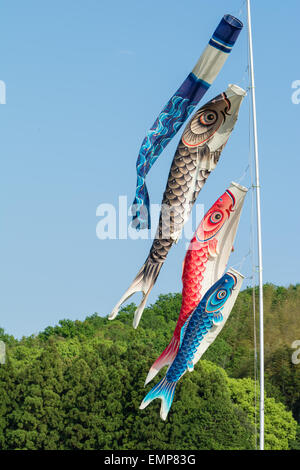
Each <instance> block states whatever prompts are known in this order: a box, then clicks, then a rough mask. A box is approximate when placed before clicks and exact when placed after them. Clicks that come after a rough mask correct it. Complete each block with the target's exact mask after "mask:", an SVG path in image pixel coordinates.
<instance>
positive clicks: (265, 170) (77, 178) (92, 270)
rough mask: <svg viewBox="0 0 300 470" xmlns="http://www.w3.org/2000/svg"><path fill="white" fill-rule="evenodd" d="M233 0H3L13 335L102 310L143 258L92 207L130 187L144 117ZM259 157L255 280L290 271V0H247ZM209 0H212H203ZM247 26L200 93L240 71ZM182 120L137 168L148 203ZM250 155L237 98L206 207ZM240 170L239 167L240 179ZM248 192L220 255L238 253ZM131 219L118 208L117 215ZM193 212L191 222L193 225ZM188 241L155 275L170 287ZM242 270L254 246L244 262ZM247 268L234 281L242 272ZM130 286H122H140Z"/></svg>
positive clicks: (0, 305)
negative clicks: (154, 157) (102, 233)
mask: <svg viewBox="0 0 300 470" xmlns="http://www.w3.org/2000/svg"><path fill="white" fill-rule="evenodd" d="M243 3H244V2H243V1H242V0H239V1H237V0H228V1H227V2H226V8H225V7H224V4H225V2H224V1H223V0H215V1H214V2H211V3H208V2H205V1H201V0H190V1H186V2H182V1H179V0H172V1H171V0H164V1H163V2H162V1H158V0H153V1H152V2H151V4H150V3H149V2H146V1H144V0H128V1H126V2H124V1H121V0H115V1H112V2H107V1H106V2H104V1H99V0H97V1H96V0H85V1H83V0H80V1H79V0H63V1H62V0H60V1H58V0H52V1H51V2H50V1H47V2H46V1H44V2H40V1H37V0H28V1H26V2H24V1H21V0H18V1H16V0H10V1H9V2H8V1H0V13H1V15H0V57H1V62H0V80H3V81H4V82H5V83H6V87H7V97H6V100H7V102H6V104H5V105H0V122H1V142H0V148H1V176H0V178H1V182H0V188H1V199H0V201H1V202H0V218H1V268H0V277H1V278H0V285H1V295H0V326H1V327H3V328H5V330H6V331H7V332H8V333H11V334H14V335H16V336H17V337H21V336H22V335H30V334H33V333H37V332H38V331H40V330H42V329H44V328H45V327H46V326H48V325H54V324H56V323H57V322H58V321H59V320H60V319H62V318H71V319H84V318H85V316H86V315H90V314H92V313H94V312H98V313H99V314H101V315H106V314H108V313H109V312H110V310H111V308H112V307H113V306H114V304H115V303H116V302H117V301H118V299H119V297H120V296H121V294H123V292H124V291H125V289H127V287H128V285H129V284H130V283H131V281H132V279H133V278H134V276H135V275H136V273H137V271H138V269H139V268H140V266H141V265H142V264H143V262H144V260H145V258H146V256H147V254H148V251H149V248H150V246H151V240H142V239H140V240H99V239H98V238H97V237H96V225H97V222H98V221H99V217H98V218H97V217H96V208H97V207H98V205H99V204H101V203H111V204H115V205H117V203H118V197H119V195H127V197H128V202H129V203H131V202H132V200H133V197H134V191H135V183H136V173H135V163H136V157H137V154H138V151H139V148H140V145H141V142H142V140H143V138H144V135H145V132H146V131H147V130H148V128H149V127H150V126H151V125H152V123H153V121H154V119H155V118H156V116H157V114H158V113H159V111H160V110H161V108H162V107H163V106H164V105H165V103H166V102H167V100H168V99H169V98H170V97H171V95H172V94H173V93H174V91H175V90H176V89H177V88H178V86H179V85H180V84H181V83H182V81H183V80H184V78H185V77H186V75H187V74H188V73H189V72H190V71H191V69H192V68H193V66H194V64H195V63H196V61H197V59H198V57H199V56H200V54H201V53H202V51H203V49H204V47H205V46H206V44H207V42H208V40H209V38H210V35H211V34H212V32H213V31H214V29H215V27H216V26H217V24H218V22H219V21H220V19H221V17H222V16H223V14H225V13H231V14H234V15H236V16H238V17H239V18H241V19H242V20H243V21H245V19H246V16H245V13H246V10H245V5H243ZM252 3H253V6H252V10H253V11H252V15H253V34H254V54H255V68H256V85H257V107H258V125H259V147H260V158H261V183H262V214H263V248H264V280H265V282H273V283H275V284H280V285H289V284H290V283H297V282H299V278H300V276H299V261H300V260H299V250H298V248H297V244H296V243H297V240H298V238H299V225H300V224H299V208H298V203H297V198H298V194H299V171H300V163H299V144H298V140H299V117H300V105H298V106H297V105H295V104H293V103H292V100H291V96H292V92H293V90H292V82H293V81H295V80H300V69H299V50H298V43H299V41H298V35H297V32H298V29H299V24H298V23H299V14H300V4H299V0H289V2H288V5H287V3H286V2H280V1H279V0H275V1H274V2H272V8H270V2H257V1H256V2H255V1H253V2H252ZM212 4H213V7H212V6H211V5H212ZM246 68H247V32H246V28H244V30H243V32H242V33H241V36H240V38H239V40H238V42H237V44H236V45H235V47H234V50H233V52H232V54H231V56H230V58H229V60H228V61H227V63H226V65H225V66H224V68H223V70H222V72H221V74H220V75H219V77H218V78H217V80H216V81H215V83H214V84H213V86H212V87H211V89H210V90H209V91H208V93H207V95H206V97H205V98H204V100H203V101H202V104H203V103H204V102H205V101H207V100H209V99H211V98H212V97H214V96H215V95H217V94H218V93H219V92H221V91H223V90H225V89H226V88H227V85H228V83H236V84H238V85H240V86H242V87H243V88H246V87H247V86H248V77H247V73H246ZM179 138H180V133H179V134H178V135H177V136H176V138H175V139H174V141H173V142H172V143H171V144H170V145H169V146H168V147H167V149H166V150H165V151H164V153H163V154H162V155H161V156H160V158H159V159H158V161H157V163H156V164H155V166H154V167H153V168H152V170H151V172H150V174H149V178H148V180H147V182H148V183H147V184H148V188H149V192H150V198H151V202H152V203H160V202H161V198H162V194H163V191H164V188H165V184H166V179H167V174H168V171H169V167H170V164H171V161H172V158H173V155H174V152H175V149H176V146H177V143H178V140H179ZM248 161H249V99H248V98H246V100H245V101H244V104H243V106H242V109H241V112H240V117H239V121H238V123H237V125H236V128H235V131H234V133H233V134H232V137H231V139H230V141H229V143H228V145H227V147H226V149H225V150H224V152H223V155H222V157H221V161H220V163H219V166H218V167H217V169H216V171H215V172H214V173H213V174H212V175H211V176H210V179H209V180H208V183H207V185H206V187H205V188H204V189H203V191H202V192H201V193H200V197H199V199H198V203H202V204H204V205H205V209H208V208H209V207H210V205H211V204H212V203H213V202H214V201H215V200H216V199H217V197H218V195H220V194H221V193H222V192H223V191H224V190H225V188H226V187H227V186H228V185H229V183H230V182H231V181H232V180H235V181H239V180H240V179H241V177H242V175H243V173H244V170H245V168H246V167H247V165H248ZM249 181H250V180H249V172H248V173H247V175H246V177H245V178H244V179H243V180H241V181H240V182H241V183H242V184H244V185H246V186H248V185H249ZM250 202H251V197H250V195H248V200H247V202H246V204H245V209H244V213H243V217H242V220H241V225H240V228H239V232H238V237H237V240H236V244H235V252H234V253H233V256H232V259H231V261H230V263H231V265H235V264H238V263H239V262H240V260H241V259H242V258H243V257H244V256H245V255H246V254H247V253H248V250H249V243H250V242H249V238H250V235H249V234H250V226H251V204H250ZM128 222H129V218H128ZM196 222H199V221H196V220H194V227H196ZM184 253H185V243H184V241H182V242H180V243H179V244H178V245H177V246H175V247H174V248H173V249H172V250H171V252H170V254H169V257H168V259H167V261H166V263H165V265H164V267H163V269H162V272H161V274H160V277H159V279H158V282H157V284H156V286H155V288H154V289H153V292H152V294H151V297H150V303H151V302H154V301H155V300H156V298H157V297H158V295H159V294H160V293H168V292H178V291H180V290H181V278H180V276H181V263H182V260H183V258H184ZM242 272H243V273H245V275H246V276H249V275H251V257H248V258H247V259H246V261H245V263H244V265H243V267H242ZM250 282H251V281H250V280H246V281H245V285H244V286H246V285H247V284H250ZM139 298H140V297H139V295H138V294H137V295H136V297H134V298H133V300H135V301H138V300H139Z"/></svg>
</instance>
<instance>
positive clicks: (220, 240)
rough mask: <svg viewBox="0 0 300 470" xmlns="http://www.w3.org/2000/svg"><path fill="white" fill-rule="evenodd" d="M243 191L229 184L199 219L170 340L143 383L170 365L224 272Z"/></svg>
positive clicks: (239, 214) (185, 267) (239, 213)
mask: <svg viewBox="0 0 300 470" xmlns="http://www.w3.org/2000/svg"><path fill="white" fill-rule="evenodd" d="M247 191H248V189H247V188H245V187H243V186H240V185H239V184H237V183H231V185H230V187H229V188H228V189H227V190H226V191H225V193H224V194H222V196H221V197H219V198H218V199H217V201H216V202H215V203H214V204H213V205H212V207H211V208H210V209H209V210H208V211H207V213H206V214H205V216H204V217H203V219H202V221H201V222H200V224H199V226H198V228H197V230H196V232H195V234H194V236H193V238H192V240H191V242H190V245H189V247H188V250H187V252H186V255H185V258H184V262H183V267H182V284H183V288H182V303H181V309H180V313H179V317H178V320H177V324H176V327H175V330H174V333H173V337H172V340H171V342H170V344H169V345H168V346H167V348H166V349H165V350H164V351H163V353H162V354H161V355H160V356H159V358H158V359H157V360H156V361H155V362H154V364H153V365H152V367H151V368H150V370H149V373H148V375H147V378H146V381H145V385H146V384H147V383H149V382H150V381H151V380H152V379H153V378H154V377H155V376H156V374H157V373H158V372H159V371H160V369H161V368H162V367H164V366H166V365H169V364H172V362H173V360H174V358H175V356H176V354H177V352H178V349H179V343H180V333H181V329H182V327H183V325H184V323H185V322H186V320H187V319H188V318H189V316H190V315H191V313H192V312H193V311H194V309H195V308H196V307H197V305H198V304H199V302H200V300H201V298H202V297H203V294H204V293H205V292H207V290H208V289H209V288H210V287H211V286H212V285H213V284H214V283H215V282H216V281H217V280H218V279H219V278H220V277H221V276H222V274H223V273H224V271H225V269H226V266H227V263H228V259H229V256H230V253H231V251H232V248H233V244H234V240H235V236H236V232H237V228H238V225H239V221H240V217H241V212H242V208H243V205H244V200H245V196H246V194H247Z"/></svg>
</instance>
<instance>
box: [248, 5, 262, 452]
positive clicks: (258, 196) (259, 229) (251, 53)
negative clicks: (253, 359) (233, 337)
mask: <svg viewBox="0 0 300 470" xmlns="http://www.w3.org/2000/svg"><path fill="white" fill-rule="evenodd" d="M247 10H248V33H249V54H250V74H251V94H252V112H253V136H254V155H255V175H256V186H255V188H256V209H257V244H258V272H259V338H260V339H259V344H260V409H259V411H260V436H259V441H260V450H264V421H265V420H264V412H265V406H264V303H263V261H262V237H261V203H260V181H259V158H258V139H257V117H256V97H255V79H254V65H253V42H252V23H251V7H250V0H247Z"/></svg>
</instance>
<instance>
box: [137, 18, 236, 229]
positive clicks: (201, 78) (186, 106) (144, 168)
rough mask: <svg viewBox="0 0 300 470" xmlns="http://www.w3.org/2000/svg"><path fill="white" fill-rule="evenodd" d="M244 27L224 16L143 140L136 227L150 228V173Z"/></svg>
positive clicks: (140, 155) (138, 166) (138, 167)
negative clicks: (148, 186)
mask: <svg viewBox="0 0 300 470" xmlns="http://www.w3.org/2000/svg"><path fill="white" fill-rule="evenodd" d="M242 28H243V23H242V22H241V21H240V20H238V19H237V18H235V17H234V16H231V15H225V16H224V17H223V18H222V20H221V22H220V24H219V25H218V27H217V29H216V30H215V32H214V34H213V36H212V38H211V39H210V41H209V44H208V45H207V47H206V49H205V50H204V52H203V54H202V55H201V57H200V59H199V60H198V62H197V64H196V65H195V67H194V69H193V71H192V72H191V73H190V74H189V75H188V77H187V78H186V79H185V81H184V82H183V83H182V85H181V86H180V88H179V89H178V90H177V91H176V93H175V94H174V95H173V96H172V98H171V99H170V100H169V101H168V103H167V104H166V106H165V107H164V108H163V110H162V111H161V113H160V114H159V116H158V118H157V119H156V121H155V123H154V124H153V126H152V127H151V129H150V130H149V131H148V133H147V135H146V137H145V139H144V140H143V143H142V146H141V148H140V151H139V155H138V158H137V162H136V171H137V185H136V196H135V199H134V201H133V214H134V215H133V226H135V227H136V228H137V229H138V230H139V229H144V228H150V210H149V206H150V202H149V194H148V190H147V187H146V183H145V178H146V175H147V174H148V173H149V171H150V169H151V167H152V165H153V164H154V163H155V161H156V160H157V158H158V157H159V155H160V154H161V152H162V151H163V149H164V148H165V147H166V146H167V144H168V143H169V142H170V140H171V139H172V138H173V137H174V136H175V135H176V133H177V132H178V131H179V129H180V128H181V126H182V125H183V123H184V122H185V121H186V119H187V118H188V117H189V116H190V114H191V113H192V112H193V110H194V109H195V107H196V106H197V104H198V103H199V101H200V100H201V98H202V97H203V96H204V95H205V93H206V91H207V90H208V88H209V87H210V85H211V84H212V83H213V82H214V80H215V79H216V77H217V76H218V74H219V72H220V71H221V69H222V67H223V65H224V64H225V62H226V60H227V58H228V56H229V54H230V52H231V50H232V48H233V46H234V44H235V42H236V40H237V38H238V36H239V34H240V32H241V30H242Z"/></svg>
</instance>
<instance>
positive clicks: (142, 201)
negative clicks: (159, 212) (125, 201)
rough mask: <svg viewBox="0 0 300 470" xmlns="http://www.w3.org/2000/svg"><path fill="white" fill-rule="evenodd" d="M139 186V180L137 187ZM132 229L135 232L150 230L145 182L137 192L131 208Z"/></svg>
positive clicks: (148, 200) (148, 203)
mask: <svg viewBox="0 0 300 470" xmlns="http://www.w3.org/2000/svg"><path fill="white" fill-rule="evenodd" d="M138 184H139V180H138V182H137V185H138ZM131 212H132V223H131V225H132V227H133V228H135V229H136V230H137V231H139V230H145V229H148V230H149V229H150V228H151V218H150V199H149V193H148V189H147V186H146V183H145V181H144V182H143V184H142V186H141V187H140V190H139V193H138V192H137V194H136V196H135V198H134V201H133V203H132V206H131Z"/></svg>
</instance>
